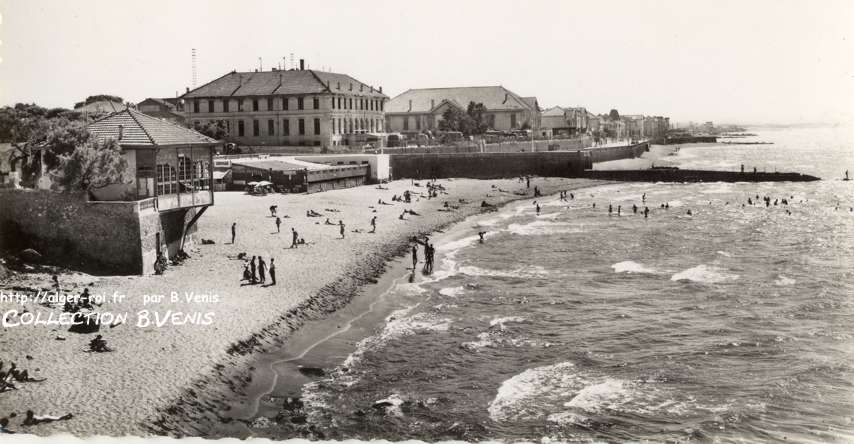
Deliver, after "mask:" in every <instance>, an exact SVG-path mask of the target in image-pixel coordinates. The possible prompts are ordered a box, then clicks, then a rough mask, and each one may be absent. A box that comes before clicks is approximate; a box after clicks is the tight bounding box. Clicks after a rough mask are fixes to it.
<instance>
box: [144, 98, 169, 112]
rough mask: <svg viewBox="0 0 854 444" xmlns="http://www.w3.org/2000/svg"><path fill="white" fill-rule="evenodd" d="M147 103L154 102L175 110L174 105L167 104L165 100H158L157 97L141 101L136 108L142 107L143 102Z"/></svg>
mask: <svg viewBox="0 0 854 444" xmlns="http://www.w3.org/2000/svg"><path fill="white" fill-rule="evenodd" d="M148 101H152V102H154V103H156V104H158V105H160V106H165V107H167V108H169V109H175V104H174V103H171V102H168V101H167V100H166V99H158V98H157V97H149V98H147V99H145V100H143V101H142V102H139V103H137V104H136V106H140V105H143V104H145V102H148Z"/></svg>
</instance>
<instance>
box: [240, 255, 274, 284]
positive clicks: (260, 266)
mask: <svg viewBox="0 0 854 444" xmlns="http://www.w3.org/2000/svg"><path fill="white" fill-rule="evenodd" d="M256 258H257V259H258V263H257V265H256V263H255V259H256ZM267 274H269V275H270V284H269V285H265V286H267V287H270V286H273V285H276V260H275V259H274V258H272V257H271V258H270V264H269V265H267V263H266V262H264V258H262V257H261V256H252V259H250V260H248V261H247V260H244V261H243V277H242V278H241V279H240V282H243V281H246V282H247V284H246V285H255V284H262V285H264V284H266V283H267Z"/></svg>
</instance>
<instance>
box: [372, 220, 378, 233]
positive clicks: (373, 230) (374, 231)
mask: <svg viewBox="0 0 854 444" xmlns="http://www.w3.org/2000/svg"><path fill="white" fill-rule="evenodd" d="M376 232H377V217H376V216H374V217H372V218H371V233H376Z"/></svg>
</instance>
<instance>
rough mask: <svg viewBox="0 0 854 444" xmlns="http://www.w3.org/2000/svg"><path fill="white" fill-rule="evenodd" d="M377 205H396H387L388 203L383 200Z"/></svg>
mask: <svg viewBox="0 0 854 444" xmlns="http://www.w3.org/2000/svg"><path fill="white" fill-rule="evenodd" d="M377 203H378V204H380V205H394V204H390V203H387V202H385V201H383V200H382V199H380V200H379V201H377Z"/></svg>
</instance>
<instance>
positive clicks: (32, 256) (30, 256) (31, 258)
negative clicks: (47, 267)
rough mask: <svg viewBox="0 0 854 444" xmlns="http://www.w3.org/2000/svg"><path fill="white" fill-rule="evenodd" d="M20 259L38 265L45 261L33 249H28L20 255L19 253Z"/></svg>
mask: <svg viewBox="0 0 854 444" xmlns="http://www.w3.org/2000/svg"><path fill="white" fill-rule="evenodd" d="M18 257H19V258H21V260H23V261H24V262H32V263H36V264H37V263H40V262H41V261H42V259H44V258H43V257H42V255H41V253H39V252H38V251H36V250H33V249H32V248H27V249H26V250H23V251H21V252H20V253H18Z"/></svg>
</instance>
